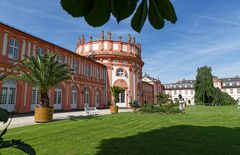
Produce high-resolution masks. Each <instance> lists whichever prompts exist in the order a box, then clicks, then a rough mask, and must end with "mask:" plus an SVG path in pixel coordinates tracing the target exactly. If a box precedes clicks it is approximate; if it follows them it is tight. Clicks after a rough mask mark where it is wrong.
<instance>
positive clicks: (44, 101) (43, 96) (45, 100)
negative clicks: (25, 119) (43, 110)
mask: <svg viewBox="0 0 240 155" xmlns="http://www.w3.org/2000/svg"><path fill="white" fill-rule="evenodd" d="M39 104H40V106H43V107H49V97H48V93H47V92H43V93H40V103H39Z"/></svg>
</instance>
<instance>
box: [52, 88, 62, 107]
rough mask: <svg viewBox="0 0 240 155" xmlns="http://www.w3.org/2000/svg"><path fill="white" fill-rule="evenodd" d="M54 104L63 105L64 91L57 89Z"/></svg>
mask: <svg viewBox="0 0 240 155" xmlns="http://www.w3.org/2000/svg"><path fill="white" fill-rule="evenodd" d="M54 104H62V89H61V88H55V90H54Z"/></svg>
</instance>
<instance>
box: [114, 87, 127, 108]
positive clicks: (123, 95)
mask: <svg viewBox="0 0 240 155" xmlns="http://www.w3.org/2000/svg"><path fill="white" fill-rule="evenodd" d="M125 101H126V91H125V90H122V91H121V93H120V94H119V96H118V97H117V98H116V102H117V106H119V107H126V103H125Z"/></svg>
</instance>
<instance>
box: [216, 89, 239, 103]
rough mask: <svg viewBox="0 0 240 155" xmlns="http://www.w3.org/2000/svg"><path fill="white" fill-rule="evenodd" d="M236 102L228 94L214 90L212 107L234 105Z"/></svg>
mask: <svg viewBox="0 0 240 155" xmlns="http://www.w3.org/2000/svg"><path fill="white" fill-rule="evenodd" d="M234 104H237V101H236V100H234V98H232V97H231V96H230V95H229V94H228V93H226V92H222V91H221V90H220V89H219V88H215V91H214V99H213V103H212V105H234Z"/></svg>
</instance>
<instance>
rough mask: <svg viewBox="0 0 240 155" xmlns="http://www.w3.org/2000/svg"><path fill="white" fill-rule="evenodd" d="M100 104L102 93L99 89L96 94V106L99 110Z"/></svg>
mask: <svg viewBox="0 0 240 155" xmlns="http://www.w3.org/2000/svg"><path fill="white" fill-rule="evenodd" d="M99 104H100V91H99V90H98V89H97V90H96V92H95V106H96V107H97V108H99Z"/></svg>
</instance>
